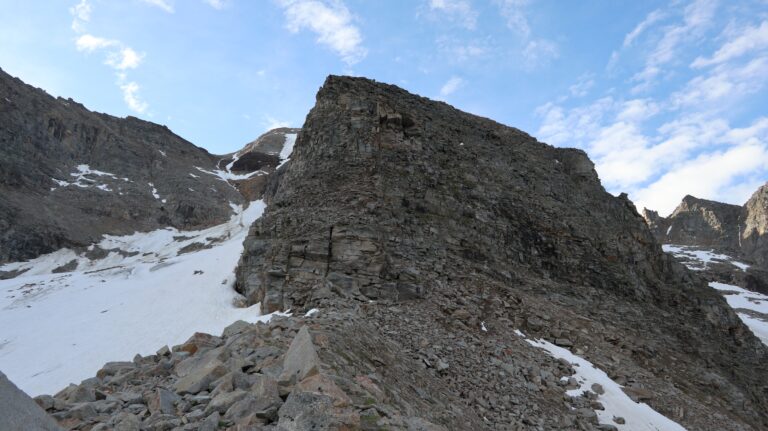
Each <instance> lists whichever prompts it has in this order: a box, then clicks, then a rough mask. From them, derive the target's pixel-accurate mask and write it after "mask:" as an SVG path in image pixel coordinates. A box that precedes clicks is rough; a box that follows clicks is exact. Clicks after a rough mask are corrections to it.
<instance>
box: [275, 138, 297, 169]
mask: <svg viewBox="0 0 768 431" xmlns="http://www.w3.org/2000/svg"><path fill="white" fill-rule="evenodd" d="M296 136H297V134H296V133H286V134H285V143H283V149H282V150H280V160H282V161H281V162H280V164H279V165H277V168H275V169H279V168H280V166H283V165H284V164H286V163H288V161H289V160H291V154H292V153H293V146H294V145H295V144H296Z"/></svg>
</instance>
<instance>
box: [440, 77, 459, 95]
mask: <svg viewBox="0 0 768 431" xmlns="http://www.w3.org/2000/svg"><path fill="white" fill-rule="evenodd" d="M463 85H464V80H463V79H461V78H459V77H458V76H452V77H451V78H450V79H449V80H448V81H446V83H445V84H443V86H442V87H440V96H441V97H446V96H449V95H451V94H453V93H455V92H456V90H458V89H459V88H461V87H462V86H463Z"/></svg>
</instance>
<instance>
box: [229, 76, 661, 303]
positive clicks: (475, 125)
mask: <svg viewBox="0 0 768 431" xmlns="http://www.w3.org/2000/svg"><path fill="white" fill-rule="evenodd" d="M276 179H277V180H276V181H274V182H273V183H272V187H273V190H271V193H270V195H269V196H268V199H269V203H270V207H269V208H268V209H267V212H266V214H265V216H264V217H263V218H262V219H261V220H260V221H259V222H257V224H256V225H255V226H254V227H253V232H252V235H251V237H250V238H249V240H247V241H246V252H245V254H244V256H243V261H242V265H241V267H240V273H239V284H238V285H239V288H240V289H241V290H242V292H243V293H244V294H246V295H247V296H248V297H249V298H250V300H251V302H252V303H256V302H262V304H263V307H264V310H265V311H272V310H275V309H287V308H291V307H292V306H294V305H304V304H307V303H309V302H308V301H309V300H310V299H311V296H312V295H315V296H317V295H322V294H325V293H324V292H329V291H339V292H341V293H342V294H344V295H347V296H350V297H355V296H357V297H360V298H367V299H381V298H387V299H398V298H400V299H403V298H415V297H421V296H423V295H424V293H425V292H426V290H427V289H435V288H438V287H439V285H440V283H441V282H442V281H444V279H445V277H446V275H448V274H455V273H461V272H463V271H465V270H466V268H467V266H468V265H469V267H473V266H483V267H487V268H489V270H491V271H499V275H500V276H502V277H504V276H505V275H504V273H505V272H508V270H507V269H506V268H508V267H509V264H510V263H514V264H515V265H519V266H523V267H526V268H530V269H531V270H533V271H536V272H538V273H539V274H542V275H546V276H558V277H563V278H566V279H568V280H571V281H574V282H582V283H587V284H591V285H595V286H603V287H607V286H621V285H626V284H629V285H637V284H638V283H637V282H636V281H635V280H636V279H638V278H639V277H641V276H642V274H655V273H659V272H661V270H662V268H663V266H664V265H665V261H664V259H663V256H662V255H661V253H659V252H658V248H657V247H656V245H655V243H654V241H653V238H652V236H651V235H650V234H649V233H648V230H647V229H646V228H645V226H644V224H643V220H642V218H641V217H639V216H638V215H637V213H636V212H635V211H634V209H633V207H632V205H631V203H630V202H629V201H628V200H627V199H625V198H620V199H617V198H614V197H612V196H610V195H609V194H608V193H606V192H605V191H604V190H603V189H602V187H601V186H600V183H599V181H598V180H597V175H596V173H595V171H594V169H593V165H592V163H591V161H590V160H589V159H588V158H587V156H586V155H585V154H584V153H583V152H581V151H578V150H573V149H560V148H553V147H550V146H548V145H545V144H541V143H538V142H536V140H535V139H533V138H531V137H530V136H528V135H527V134H525V133H523V132H521V131H519V130H516V129H512V128H508V127H504V126H502V125H500V124H498V123H494V122H492V121H489V120H486V119H482V118H478V117H474V116H471V115H467V114H464V113H461V112H459V111H456V110H454V109H452V108H451V107H449V106H448V105H445V104H443V103H437V102H431V101H427V100H426V99H422V98H419V97H415V96H413V95H410V94H407V93H406V92H404V91H402V90H400V89H397V88H395V87H388V86H383V85H373V84H371V83H370V82H369V81H365V80H360V81H357V80H352V79H339V78H334V77H332V78H330V79H329V80H328V81H327V82H326V85H325V86H324V87H323V88H322V89H321V90H320V93H319V94H318V101H317V105H316V106H315V108H314V109H313V110H312V112H311V113H310V114H309V116H308V117H307V121H306V123H305V128H304V129H303V132H302V133H301V134H300V135H299V138H298V141H297V143H296V147H295V150H294V160H292V162H291V166H290V169H287V170H286V172H285V173H284V174H280V175H278V176H277V177H276ZM617 238H618V240H617ZM595 262H599V263H600V264H601V265H607V266H612V267H615V268H616V270H615V271H611V272H606V273H604V274H598V273H596V272H595V271H594V270H592V269H590V268H591V267H594V266H595ZM627 264H630V265H627ZM422 274H426V276H422ZM506 276H507V277H508V276H509V274H506ZM614 276H615V277H614ZM611 278H612V279H611ZM417 280H418V282H415V281H417ZM426 280H428V281H426ZM611 288H618V289H622V288H620V287H611ZM630 291H631V292H632V294H638V295H640V296H648V295H650V293H651V292H650V290H649V289H647V288H646V287H645V286H642V287H640V288H631V289H629V288H627V292H630Z"/></svg>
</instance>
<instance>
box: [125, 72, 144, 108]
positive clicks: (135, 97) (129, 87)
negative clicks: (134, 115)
mask: <svg viewBox="0 0 768 431" xmlns="http://www.w3.org/2000/svg"><path fill="white" fill-rule="evenodd" d="M118 85H119V86H120V90H121V91H122V92H123V100H125V103H126V105H128V108H130V109H131V110H132V111H134V112H138V113H139V114H143V113H144V112H146V110H147V108H149V105H148V104H147V102H144V101H143V100H141V98H140V97H139V88H140V87H139V84H137V83H136V82H134V81H126V76H125V74H119V75H118Z"/></svg>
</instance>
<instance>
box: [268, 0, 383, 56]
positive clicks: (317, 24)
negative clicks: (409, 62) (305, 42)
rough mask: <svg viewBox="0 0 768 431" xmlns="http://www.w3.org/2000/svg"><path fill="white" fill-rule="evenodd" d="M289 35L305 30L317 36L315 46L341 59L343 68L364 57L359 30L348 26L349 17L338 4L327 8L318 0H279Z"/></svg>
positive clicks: (349, 14)
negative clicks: (329, 50) (331, 52)
mask: <svg viewBox="0 0 768 431" xmlns="http://www.w3.org/2000/svg"><path fill="white" fill-rule="evenodd" d="M279 4H280V5H281V6H282V7H283V9H284V12H285V17H286V19H287V23H286V26H287V27H288V30H289V31H291V32H293V33H298V32H299V31H300V30H302V29H308V30H310V31H312V32H313V33H316V34H317V35H318V38H317V42H318V43H320V44H322V45H325V46H327V47H329V48H330V49H331V50H333V51H334V52H336V53H337V54H338V55H339V56H341V58H342V60H343V61H344V62H345V63H347V65H352V64H355V63H357V62H359V61H361V60H362V59H363V58H365V56H366V55H367V53H368V52H367V50H366V49H365V47H363V37H362V36H361V34H360V30H359V29H358V28H357V26H355V25H354V24H352V14H351V13H350V12H349V9H347V7H346V6H345V5H344V4H343V3H342V2H341V1H340V0H337V1H334V2H332V3H330V4H327V3H326V2H324V1H320V0H279Z"/></svg>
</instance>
